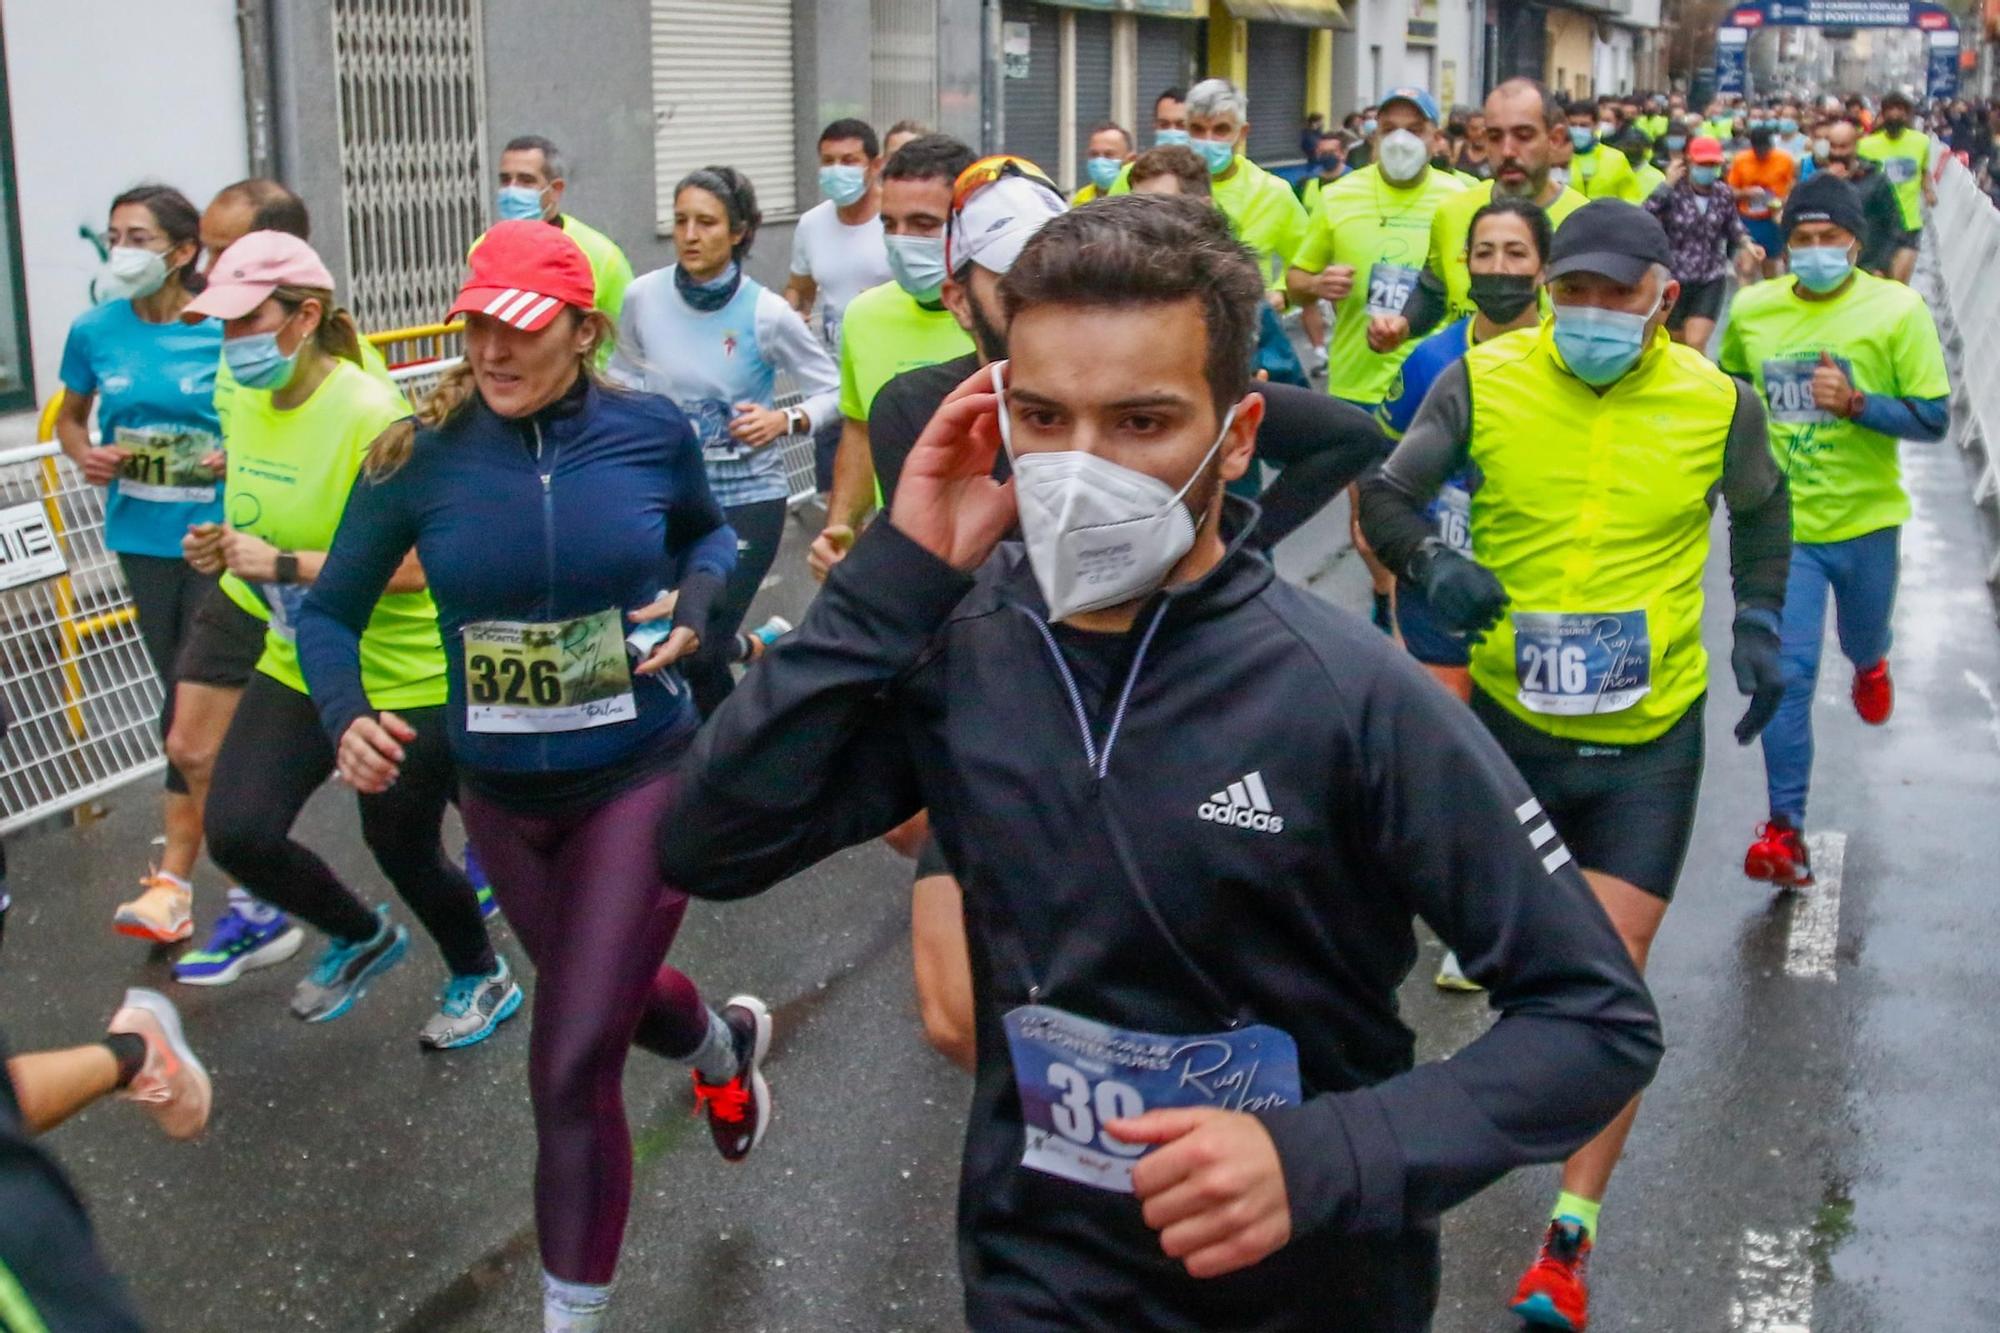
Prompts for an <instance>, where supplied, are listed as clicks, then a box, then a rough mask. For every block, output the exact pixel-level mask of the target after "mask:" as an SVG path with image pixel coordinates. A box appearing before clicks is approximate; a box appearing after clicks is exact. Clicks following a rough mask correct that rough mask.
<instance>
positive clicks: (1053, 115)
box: [1001, 0, 1062, 172]
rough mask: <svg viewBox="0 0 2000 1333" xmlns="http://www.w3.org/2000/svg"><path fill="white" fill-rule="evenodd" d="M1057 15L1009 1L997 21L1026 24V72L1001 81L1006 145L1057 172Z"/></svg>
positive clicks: (1059, 88) (1059, 67)
mask: <svg viewBox="0 0 2000 1333" xmlns="http://www.w3.org/2000/svg"><path fill="white" fill-rule="evenodd" d="M1058 19H1059V15H1058V14H1057V12H1056V11H1055V10H1054V9H1052V8H1050V7H1049V6H1047V5H1026V4H1019V3H1013V2H1012V0H1010V3H1008V4H1007V5H1006V6H1005V7H1004V8H1003V9H1002V11H1001V21H1002V22H1003V23H1007V24H1010V25H1011V24H1016V23H1025V24H1027V25H1028V30H1029V31H1028V76H1027V77H1026V78H1024V79H1015V78H1009V79H1005V80H1003V81H1004V82H1005V83H1006V85H1007V93H1006V97H1007V125H1006V143H1005V144H1004V145H1002V146H1003V147H1005V148H1006V150H1007V151H1008V152H1010V153H1018V154H1020V155H1021V156H1022V157H1025V158H1027V159H1028V160H1029V161H1031V162H1034V163H1035V164H1037V165H1038V166H1040V167H1041V168H1042V169H1043V170H1045V171H1051V172H1052V171H1055V170H1056V169H1057V163H1058V162H1059V161H1060V160H1061V158H1062V51H1061V49H1060V43H1061V27H1060V24H1059V22H1058Z"/></svg>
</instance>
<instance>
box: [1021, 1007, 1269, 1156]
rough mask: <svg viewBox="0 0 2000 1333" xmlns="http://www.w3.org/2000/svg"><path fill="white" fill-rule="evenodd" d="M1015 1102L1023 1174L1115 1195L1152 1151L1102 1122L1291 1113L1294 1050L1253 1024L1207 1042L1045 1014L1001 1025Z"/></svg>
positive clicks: (1039, 1010) (1024, 1012)
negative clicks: (1183, 1111)
mask: <svg viewBox="0 0 2000 1333" xmlns="http://www.w3.org/2000/svg"><path fill="white" fill-rule="evenodd" d="M1005 1021H1006V1027H1007V1048H1008V1051H1009V1053H1010V1054H1011V1055H1012V1056H1013V1061H1014V1078H1015V1081H1016V1083H1017V1084H1018V1086H1019V1090H1020V1094H1021V1120H1022V1123H1023V1126H1024V1129H1025V1137H1026V1141H1025V1143H1024V1145H1023V1147H1022V1151H1021V1165H1023V1166H1026V1167H1032V1168H1033V1169H1035V1170H1037V1171H1043V1172H1046V1173H1048V1174H1049V1175H1052V1176H1061V1177H1062V1178H1063V1179H1064V1180H1074V1181H1076V1182H1078V1183H1080V1184H1084V1185H1090V1186H1093V1187H1095V1188H1097V1189H1102V1190H1111V1191H1114V1192H1116V1193H1119V1194H1130V1193H1131V1192H1132V1163H1133V1162H1134V1161H1136V1160H1138V1158H1140V1157H1141V1156H1143V1155H1144V1154H1145V1153H1146V1151H1147V1149H1148V1147H1149V1146H1150V1145H1147V1144H1136V1143H1124V1142H1121V1141H1120V1140H1118V1139H1115V1138H1113V1137H1112V1136H1111V1135H1110V1134H1108V1133H1106V1132H1105V1129H1104V1126H1105V1124H1106V1122H1108V1121H1112V1120H1121V1119H1126V1118H1129V1117H1132V1116H1137V1115H1143V1114H1145V1113H1146V1112H1147V1111H1157V1110H1161V1109H1163V1108H1167V1107H1179V1106H1213V1107H1216V1108H1217V1109H1219V1110H1224V1111H1262V1110H1268V1109H1270V1108H1273V1107H1278V1106H1297V1105H1298V1104H1299V1103H1300V1101H1301V1100H1302V1097H1301V1095H1300V1092H1299V1050H1298V1046H1297V1045H1296V1044H1295V1043H1294V1042H1293V1041H1292V1038H1291V1036H1290V1034H1288V1033H1286V1032H1284V1031H1282V1030H1280V1029H1278V1028H1274V1027H1268V1026H1265V1025H1263V1024H1258V1025H1255V1026H1252V1027H1245V1028H1237V1029H1235V1030H1233V1031H1229V1032H1217V1033H1212V1034H1209V1035H1205V1036H1193V1037H1166V1036H1161V1035H1160V1034H1158V1033H1154V1032H1132V1031H1127V1030H1126V1029H1124V1028H1115V1027H1112V1026H1110V1025H1108V1024H1105V1023H1098V1022H1095V1021H1093V1020H1091V1019H1088V1018H1080V1017H1078V1016H1077V1015H1075V1014H1072V1013H1068V1012H1066V1011H1064V1010H1061V1009H1056V1008H1052V1007H1050V1006H1048V1005H1023V1006H1022V1007H1020V1008H1018V1009H1015V1010H1013V1011H1012V1012H1010V1013H1009V1014H1008V1015H1007V1016H1006V1020H1005Z"/></svg>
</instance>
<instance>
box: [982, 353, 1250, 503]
mask: <svg viewBox="0 0 2000 1333" xmlns="http://www.w3.org/2000/svg"><path fill="white" fill-rule="evenodd" d="M1006 365H1007V362H1005V361H995V362H994V363H993V364H992V365H990V366H988V367H987V368H986V369H987V371H988V373H989V374H990V375H991V376H992V377H993V394H994V396H995V397H996V398H998V399H999V400H1000V447H1001V448H1003V449H1005V450H1006V451H1007V461H1008V462H1009V463H1012V462H1013V461H1014V428H1013V426H1012V424H1011V423H1010V422H1009V421H1008V419H1007V385H1006V382H1005V380H1004V378H1003V375H1002V372H1003V370H1004V368H1005V367H1006ZM1241 406H1243V404H1242V403H1240V402H1237V403H1232V404H1230V406H1229V410H1228V411H1227V412H1225V413H1223V414H1222V429H1221V430H1219V431H1217V432H1216V433H1215V443H1214V444H1211V445H1209V446H1208V452H1207V453H1205V454H1203V455H1202V456H1201V461H1200V462H1199V463H1196V464H1195V465H1194V471H1193V472H1192V473H1190V474H1189V475H1188V479H1187V481H1185V482H1184V483H1182V485H1181V488H1180V489H1179V490H1178V491H1175V492H1174V500H1173V502H1174V503H1175V504H1179V503H1180V502H1181V501H1182V500H1184V499H1186V498H1187V493H1188V492H1189V491H1190V490H1193V489H1194V483H1195V479H1196V478H1198V477H1200V476H1201V474H1202V471H1203V469H1205V468H1206V467H1207V466H1208V461H1209V460H1210V459H1211V458H1214V457H1215V454H1216V451H1217V450H1218V449H1220V448H1222V442H1223V441H1224V440H1226V439H1228V438H1229V428H1230V427H1231V426H1232V425H1234V424H1235V422H1236V409H1237V408H1239V407H1241Z"/></svg>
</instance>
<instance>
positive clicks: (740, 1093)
mask: <svg viewBox="0 0 2000 1333" xmlns="http://www.w3.org/2000/svg"><path fill="white" fill-rule="evenodd" d="M722 1021H723V1022H725V1023H727V1024H728V1025H729V1030H730V1032H732V1033H733V1034H735V1037H736V1072H735V1073H734V1074H732V1075H730V1077H729V1078H728V1079H727V1080H725V1081H724V1082H721V1083H710V1082H709V1081H708V1080H707V1079H705V1078H703V1077H702V1076H701V1071H700V1070H696V1071H694V1108H695V1112H696V1114H698V1115H699V1114H705V1115H707V1117H708V1132H709V1135H710V1137H712V1138H713V1139H714V1140H715V1150H716V1151H717V1152H719V1153H721V1154H722V1160H723V1161H725V1162H740V1161H742V1160H743V1159H744V1158H746V1157H748V1156H749V1155H750V1150H751V1149H752V1148H755V1147H756V1146H757V1145H758V1144H759V1143H761V1142H763V1141H764V1129H765V1127H766V1126H767V1125H769V1124H770V1123H771V1089H770V1088H769V1087H768V1086H766V1084H765V1082H764V1069H763V1065H764V1055H765V1053H766V1052H767V1051H769V1050H770V1049H771V1012H770V1010H768V1009H766V1008H765V1007H764V1002H763V1001H762V1000H760V999H758V998H757V997H756V996H754V995H737V996H733V997H731V999H730V1001H729V1003H728V1004H725V1005H724V1006H722Z"/></svg>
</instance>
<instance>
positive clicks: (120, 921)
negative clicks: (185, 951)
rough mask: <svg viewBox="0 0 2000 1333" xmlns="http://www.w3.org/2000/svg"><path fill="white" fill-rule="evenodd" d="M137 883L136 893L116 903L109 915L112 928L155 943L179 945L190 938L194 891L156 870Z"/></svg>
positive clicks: (192, 932) (192, 921) (192, 925)
mask: <svg viewBox="0 0 2000 1333" xmlns="http://www.w3.org/2000/svg"><path fill="white" fill-rule="evenodd" d="M139 884H140V893H139V896H138V897H136V898H134V899H133V900H132V901H131V902H129V903H120V904H119V905H118V910H117V912H115V913H114V914H113V915H112V917H111V926H112V929H114V930H116V931H117V932H118V933H119V934H120V935H129V936H131V937H132V938H133V939H137V940H151V941H152V942H153V943H155V944H179V943H180V942H181V941H182V940H185V939H191V938H193V936H194V891H193V890H192V889H190V888H188V886H187V885H185V884H182V883H180V882H178V881H177V880H173V879H169V878H168V877H167V876H165V875H162V874H160V873H159V872H158V871H157V870H156V871H153V872H151V873H149V874H147V875H146V876H145V877H144V878H142V879H141V880H140V881H139Z"/></svg>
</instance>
